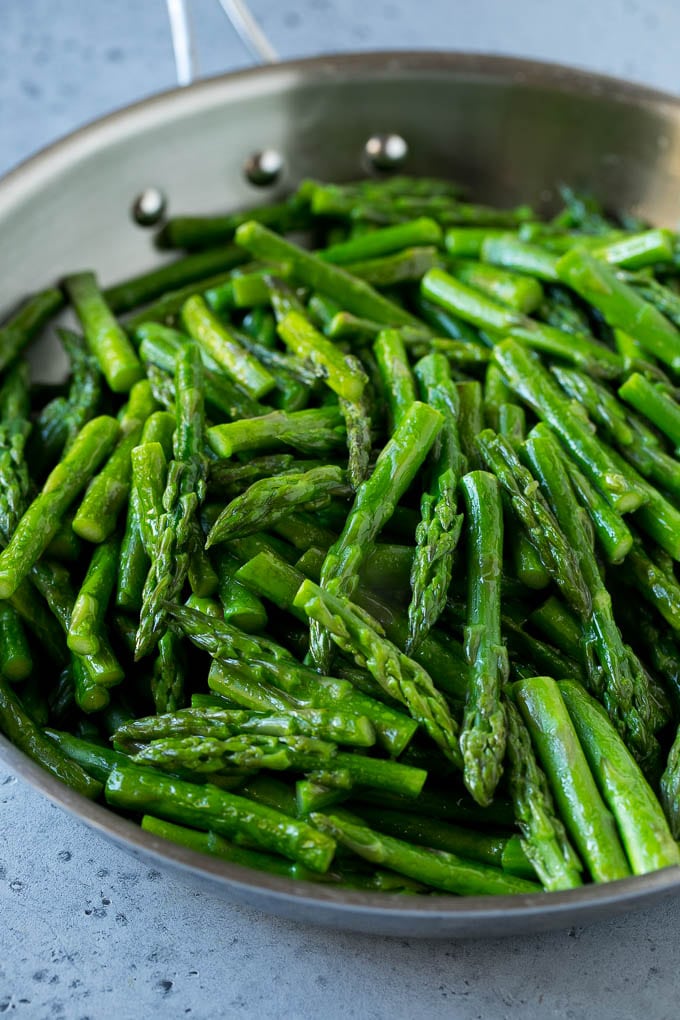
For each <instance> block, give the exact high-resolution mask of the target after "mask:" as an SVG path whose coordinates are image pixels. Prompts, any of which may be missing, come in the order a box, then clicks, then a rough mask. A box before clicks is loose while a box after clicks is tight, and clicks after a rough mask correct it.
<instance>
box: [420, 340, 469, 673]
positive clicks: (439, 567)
mask: <svg viewBox="0 0 680 1020" xmlns="http://www.w3.org/2000/svg"><path fill="white" fill-rule="evenodd" d="M414 371H415V374H416V376H417V378H418V382H419V384H420V388H421V392H422V396H423V399H424V401H425V402H426V403H427V404H429V405H430V407H434V408H435V409H436V410H437V411H439V412H440V413H441V414H442V415H443V418H444V422H443V425H442V429H441V432H440V434H439V436H438V438H437V440H436V445H435V448H434V451H433V458H432V460H433V463H432V469H431V480H430V483H429V486H428V490H427V491H425V492H424V493H423V495H422V497H421V501H420V516H421V520H420V523H419V524H418V527H417V528H416V551H415V554H414V557H413V566H412V568H411V601H410V602H409V609H408V614H409V636H408V641H407V643H406V648H405V650H406V652H407V654H408V655H412V654H413V652H414V651H415V650H416V649H417V648H418V647H419V646H420V645H421V644H422V641H423V638H424V637H425V636H426V635H427V634H428V633H429V631H430V630H431V629H432V627H433V626H434V624H435V623H436V622H437V619H438V618H439V616H440V615H441V612H442V610H443V608H444V604H445V602H446V595H447V592H448V589H449V584H450V583H451V573H452V570H453V556H454V553H455V550H456V547H457V545H458V540H459V538H460V533H461V529H462V525H463V515H462V514H458V513H456V509H457V487H458V480H459V478H460V476H461V474H463V472H464V470H465V458H464V457H463V454H462V452H461V449H460V439H459V435H458V415H459V399H458V391H457V390H456V387H455V386H454V385H453V383H452V381H451V373H450V370H449V367H448V363H447V361H446V359H445V358H444V357H443V355H441V354H430V355H428V356H426V357H425V358H421V360H420V361H419V362H418V363H417V364H416V366H415V370H414Z"/></svg>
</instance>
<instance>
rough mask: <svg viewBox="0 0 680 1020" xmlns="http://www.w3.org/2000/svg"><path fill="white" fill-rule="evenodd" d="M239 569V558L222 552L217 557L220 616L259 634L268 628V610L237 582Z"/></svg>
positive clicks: (240, 627) (252, 593)
mask: <svg viewBox="0 0 680 1020" xmlns="http://www.w3.org/2000/svg"><path fill="white" fill-rule="evenodd" d="M238 569H239V560H238V558H237V557H236V556H234V555H232V554H231V553H230V552H228V551H226V550H221V551H220V554H219V555H218V557H217V574H218V579H219V582H218V591H219V596H220V602H221V604H222V613H220V616H222V617H223V618H224V619H225V620H226V621H227V622H228V623H232V624H233V625H234V626H235V627H238V628H239V629H240V630H245V631H247V632H248V633H251V632H252V633H258V632H259V631H262V630H264V629H265V627H266V626H267V610H266V609H265V607H264V605H263V603H262V601H261V599H259V598H258V596H257V595H256V594H255V593H254V592H252V591H250V589H249V588H247V587H246V586H245V585H243V584H241V582H240V581H239V580H237V578H236V577H235V574H236V572H237V571H238ZM193 608H199V607H198V606H193Z"/></svg>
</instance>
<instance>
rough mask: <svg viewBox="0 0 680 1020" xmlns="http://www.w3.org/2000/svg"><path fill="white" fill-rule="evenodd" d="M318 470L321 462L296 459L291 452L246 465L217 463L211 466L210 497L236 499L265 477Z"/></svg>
mask: <svg viewBox="0 0 680 1020" xmlns="http://www.w3.org/2000/svg"><path fill="white" fill-rule="evenodd" d="M315 467H321V461H318V460H308V461H305V460H296V459H295V457H294V456H293V455H292V454H291V453H271V454H264V455H263V456H262V457H253V458H252V460H249V461H247V462H245V463H243V464H240V463H232V462H230V461H224V460H214V461H211V462H210V464H209V465H208V495H209V496H219V497H221V498H223V499H225V498H233V497H234V496H240V495H241V493H242V492H245V491H246V489H247V488H248V486H249V485H251V484H252V483H253V482H259V481H260V480H261V479H262V478H271V477H272V476H273V475H277V476H280V475H287V474H295V473H296V472H300V471H309V470H310V469H311V468H315Z"/></svg>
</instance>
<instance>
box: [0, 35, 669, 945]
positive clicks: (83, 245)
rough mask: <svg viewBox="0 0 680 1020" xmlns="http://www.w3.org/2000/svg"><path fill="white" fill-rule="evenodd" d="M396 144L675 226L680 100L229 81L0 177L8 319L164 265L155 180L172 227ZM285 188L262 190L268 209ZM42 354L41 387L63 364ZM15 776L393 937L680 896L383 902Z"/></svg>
mask: <svg viewBox="0 0 680 1020" xmlns="http://www.w3.org/2000/svg"><path fill="white" fill-rule="evenodd" d="M387 132H396V133H398V134H400V135H402V136H403V137H404V138H405V139H406V141H407V143H408V145H409V158H408V163H407V165H406V168H407V169H408V171H409V172H413V173H427V174H432V175H435V174H436V175H444V176H451V177H453V178H455V179H456V180H460V181H462V182H463V183H465V184H468V185H469V186H470V187H471V188H472V189H473V193H474V196H475V198H478V199H482V200H490V201H494V202H499V203H508V204H513V203H518V202H522V201H529V202H533V203H535V204H536V205H538V206H542V205H549V204H550V203H551V201H552V199H553V197H554V191H555V187H556V186H557V185H559V183H561V182H566V183H569V184H573V185H576V186H583V187H587V188H588V189H590V190H592V191H593V192H595V193H596V194H597V195H599V196H600V197H603V198H605V199H606V200H607V202H608V204H609V205H610V206H614V207H619V208H626V209H628V210H630V211H633V212H636V213H638V214H640V215H642V216H644V217H646V218H648V219H649V220H651V221H653V222H655V223H658V224H664V225H671V226H672V225H675V224H676V221H677V220H678V218H680V100H678V99H675V98H673V97H672V96H668V95H664V94H661V93H657V92H652V91H650V90H648V89H644V88H641V87H637V86H633V85H630V84H627V83H624V82H620V81H616V80H613V79H609V78H602V77H598V76H594V75H590V74H586V73H582V72H578V71H574V70H569V69H565V68H561V67H556V66H551V65H543V64H536V63H531V62H527V61H520V60H509V59H505V58H494V57H481V56H469V55H461V54H440V53H427V54H424V53H381V54H365V55H356V56H343V57H325V58H320V59H316V60H310V61H302V62H296V63H289V64H283V65H279V66H273V67H267V68H264V69H258V70H255V71H250V72H245V73H240V74H236V75H229V76H226V77H222V78H217V79H213V80H209V81H205V82H202V83H200V84H198V85H194V86H192V87H190V88H188V89H185V90H181V91H175V92H170V93H167V94H164V95H161V96H159V97H156V98H153V99H150V100H148V101H146V102H143V103H141V104H138V105H136V106H134V107H132V108H130V109H127V110H124V111H122V112H121V113H118V114H114V115H113V116H111V117H108V118H106V119H104V120H102V121H99V122H97V123H96V124H94V125H92V126H90V127H88V128H85V129H84V130H82V131H80V132H78V133H77V134H75V135H73V136H71V137H69V138H68V139H66V140H65V141H63V142H60V143H58V144H57V145H55V146H53V147H52V148H50V149H48V150H46V151H44V152H42V153H40V154H39V155H37V156H36V157H34V158H33V159H31V160H30V161H29V162H28V163H26V164H24V165H23V166H21V167H19V168H18V169H17V170H15V171H14V172H13V173H11V174H10V175H9V176H8V177H6V178H5V179H4V181H3V182H1V183H0V238H1V239H2V272H1V273H0V311H7V310H9V309H10V308H11V307H12V306H13V305H15V304H16V303H17V300H18V299H19V298H20V297H21V296H22V295H24V294H26V293H28V292H30V291H32V290H34V289H36V288H37V287H40V286H42V285H45V284H47V283H49V282H51V281H53V280H54V279H55V278H56V277H59V276H61V275H63V274H64V273H65V272H67V271H74V270H78V269H83V268H88V267H95V268H96V269H97V271H98V273H99V276H100V279H101V281H102V282H103V283H104V284H108V283H111V282H113V281H115V280H117V279H120V278H121V277H125V276H129V275H131V274H133V273H135V272H137V271H140V270H143V269H145V268H148V267H150V266H151V265H152V264H154V263H155V262H158V260H159V255H158V253H157V252H155V251H154V249H153V246H152V243H151V240H150V237H149V233H148V232H146V231H144V230H142V229H141V228H140V227H138V226H136V225H135V224H134V223H133V221H132V219H131V217H130V207H131V204H132V202H133V200H134V198H135V196H136V195H137V194H138V193H139V192H140V191H141V190H142V189H143V188H144V187H147V186H149V185H152V186H156V187H159V188H161V189H162V190H163V191H164V192H165V194H166V195H167V197H168V201H169V211H170V213H181V212H211V211H217V210H223V209H228V208H237V207H238V206H241V205H245V204H249V203H253V202H254V201H257V200H258V199H260V198H262V199H264V197H265V196H264V195H263V194H262V193H261V192H257V191H255V190H254V189H253V188H252V186H251V185H249V184H248V183H247V182H246V181H245V179H244V177H243V165H244V162H245V161H246V160H247V158H248V157H249V156H250V155H251V154H252V153H253V152H256V151H258V150H262V149H265V148H275V149H278V150H279V151H280V152H281V153H283V155H284V157H285V171H284V173H283V175H282V177H281V178H280V180H279V182H278V184H277V188H276V190H278V191H285V190H287V189H289V188H290V187H292V186H294V185H295V183H296V182H297V181H299V180H300V179H301V178H302V177H306V176H316V177H319V178H326V179H340V180H342V179H351V178H354V177H357V176H359V175H360V174H361V173H362V172H363V168H362V165H361V154H362V152H363V147H364V143H365V142H366V140H367V138H368V137H369V136H371V135H373V134H375V133H387ZM273 194H274V192H273V191H269V192H268V193H267V194H266V197H267V198H269V197H271V196H272V195H273ZM58 367H59V359H58V356H57V352H56V349H55V348H54V347H53V346H51V345H50V344H49V343H45V344H41V347H40V353H39V358H38V368H39V370H40V374H41V375H43V376H44V375H49V374H52V373H53V372H54V371H56V370H58ZM0 753H1V754H2V757H3V759H4V760H5V761H6V763H7V764H8V765H9V766H10V767H11V768H12V769H13V770H14V771H15V772H16V773H17V774H19V775H21V776H23V777H24V778H25V779H26V780H27V781H28V782H30V783H31V784H32V785H34V786H36V787H37V788H38V789H40V790H41V791H42V792H43V793H45V794H46V795H47V796H49V797H50V798H51V799H52V800H54V801H55V802H57V803H58V804H60V805H61V806H62V807H64V808H65V809H66V810H68V811H70V812H72V813H73V814H75V815H77V816H78V817H79V818H80V819H82V820H83V821H84V822H86V823H87V824H88V825H90V826H92V827H94V828H96V829H97V830H98V831H100V832H101V833H103V834H104V835H106V836H107V837H109V838H111V839H113V840H114V841H115V842H117V843H119V844H121V845H123V846H125V847H126V848H127V849H129V850H130V851H131V852H133V853H135V854H138V855H145V856H147V857H153V858H155V859H156V861H157V862H160V863H163V864H165V865H166V866H169V867H174V868H175V869H179V870H181V871H182V872H183V873H184V874H185V875H186V876H187V877H188V878H191V879H192V880H194V881H197V882H200V883H203V884H204V885H207V886H208V887H209V888H210V889H211V890H212V891H213V892H215V893H219V894H223V895H225V896H228V897H231V898H235V899H239V900H241V901H243V902H247V903H250V904H252V905H255V906H258V907H261V908H262V909H264V910H268V911H272V912H276V913H279V914H281V915H284V916H287V917H290V918H293V919H297V920H303V921H311V922H315V923H319V924H326V925H333V926H335V927H341V928H347V929H354V930H358V931H359V930H361V931H373V932H376V933H384V934H391V935H410V936H415V935H422V936H430V937H433V936H482V935H499V934H510V933H517V932H520V931H539V930H545V929H547V928H551V927H561V926H563V925H567V924H571V923H579V924H583V923H585V922H586V921H587V920H589V919H593V918H596V917H600V918H601V917H605V916H609V915H611V914H613V913H616V912H621V911H623V910H627V909H631V908H632V907H634V906H636V905H642V904H644V903H648V902H650V901H651V900H653V899H657V898H659V897H660V896H664V895H669V894H670V893H672V892H674V891H678V890H680V870H678V869H669V870H667V871H664V872H659V873H656V874H653V875H649V876H645V877H642V878H635V879H627V880H625V881H622V882H615V883H612V884H611V885H608V886H599V887H590V888H584V889H582V890H575V891H571V892H568V893H553V894H550V895H541V896H533V897H512V898H509V897H493V898H492V897H478V898H465V899H458V898H455V897H451V896H437V897H431V898H423V899H419V898H417V897H395V896H381V895H379V894H364V893H355V892H348V891H345V890H337V889H335V890H334V889H332V888H326V887H323V886H317V885H311V884H308V883H292V882H290V881H288V880H285V879H282V878H276V877H273V876H268V875H262V874H259V873H254V872H251V871H249V870H245V869H243V868H239V867H237V866H235V865H228V864H225V863H223V862H220V861H216V860H212V859H207V858H204V857H203V856H199V855H197V854H194V853H192V852H191V851H188V850H185V849H183V848H181V847H175V846H173V845H170V844H168V843H166V842H163V841H160V840H157V839H154V838H152V837H150V836H149V835H147V834H146V833H143V832H142V831H141V830H140V829H139V828H138V827H137V826H136V825H134V824H133V823H131V822H129V821H127V820H125V819H123V818H121V817H118V816H117V815H115V814H113V813H112V812H110V811H108V810H106V809H105V808H103V807H101V806H99V805H96V804H91V803H90V802H89V801H87V800H85V799H84V798H82V797H79V796H78V795H75V794H73V793H72V792H71V791H70V790H68V789H67V788H66V787H64V786H62V785H61V784H60V783H58V782H57V781H56V780H53V779H52V778H51V777H50V776H49V775H48V774H46V773H45V772H43V771H42V770H41V769H39V768H38V767H36V766H35V765H33V763H31V762H30V761H29V760H28V759H27V758H26V757H25V756H24V755H23V754H21V753H20V752H19V751H17V750H16V749H15V748H13V747H11V746H10V745H9V744H8V743H7V741H5V740H4V739H3V738H0Z"/></svg>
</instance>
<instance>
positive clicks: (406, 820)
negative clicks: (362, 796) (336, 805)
mask: <svg viewBox="0 0 680 1020" xmlns="http://www.w3.org/2000/svg"><path fill="white" fill-rule="evenodd" d="M357 813H358V814H359V815H360V816H361V818H362V819H363V820H365V821H366V823H367V824H368V825H370V826H371V827H372V828H375V829H377V830H378V831H379V832H382V833H384V834H385V835H388V836H396V837H397V838H401V839H404V840H408V841H409V842H412V843H417V844H418V845H420V846H427V847H430V848H431V849H433V850H444V851H446V852H447V853H452V854H456V855H457V856H459V857H464V858H467V859H468V860H471V861H479V862H480V863H482V864H490V865H492V866H495V867H497V868H502V869H503V870H504V871H512V870H514V868H513V867H512V866H511V867H510V868H508V867H507V866H506V862H507V863H510V862H512V865H514V864H515V862H516V863H517V865H518V868H517V872H516V873H517V874H520V875H521V876H522V877H523V878H529V879H531V878H535V877H536V873H535V872H534V870H533V868H532V866H531V864H530V863H529V861H528V860H527V858H526V857H524V854H523V851H522V849H521V847H518V846H517V844H518V843H519V837H518V836H505V835H503V836H501V835H492V834H489V833H486V832H478V831H475V830H472V829H467V828H463V826H461V825H452V824H451V823H450V822H443V821H441V820H440V819H437V818H426V817H424V816H423V815H418V814H411V813H405V812H402V811H390V810H389V809H388V810H385V809H382V808H370V807H364V806H363V805H362V806H361V807H359V808H358V809H357Z"/></svg>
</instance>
